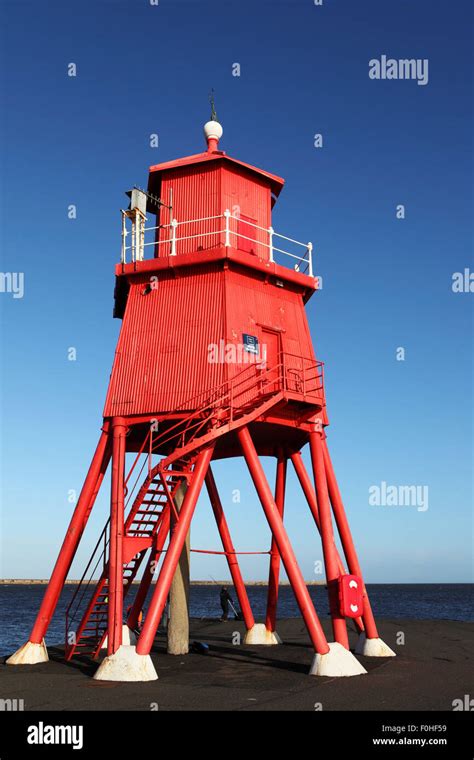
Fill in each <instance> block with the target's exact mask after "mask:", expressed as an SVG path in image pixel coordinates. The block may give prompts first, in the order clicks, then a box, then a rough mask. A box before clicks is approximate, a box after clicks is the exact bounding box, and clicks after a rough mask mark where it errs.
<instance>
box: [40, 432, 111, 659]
mask: <svg viewBox="0 0 474 760" xmlns="http://www.w3.org/2000/svg"><path fill="white" fill-rule="evenodd" d="M108 444H109V422H108V421H105V422H104V426H103V428H102V435H101V436H100V439H99V443H98V444H97V448H96V450H95V453H94V456H93V459H92V462H91V465H90V467H89V471H88V473H87V476H86V479H85V481H84V485H83V486H82V490H81V493H80V496H79V500H78V502H77V505H76V508H75V510H74V514H73V516H72V518H71V522H70V523H69V527H68V529H67V533H66V536H65V538H64V541H63V545H62V546H61V551H60V552H59V556H58V559H57V560H56V564H55V566H54V570H53V572H52V574H51V578H50V581H49V583H48V586H47V588H46V591H45V594H44V597H43V601H42V602H41V607H40V609H39V612H38V615H37V617H36V621H35V624H34V626H33V629H32V631H31V635H30V638H29V641H31V642H33V643H35V644H40V643H41V642H42V640H43V638H44V636H45V635H46V631H47V630H48V626H49V624H50V622H51V618H52V617H53V614H54V611H55V609H56V605H57V603H58V599H59V596H60V594H61V591H62V589H63V586H64V581H65V580H66V578H67V574H68V572H69V568H70V567H71V564H72V561H73V559H74V556H75V554H76V551H77V547H78V545H79V542H80V540H81V538H82V534H83V533H84V529H85V527H86V525H87V521H88V519H89V515H90V513H91V511H92V507H93V506H94V502H95V499H96V496H97V494H98V492H99V489H100V486H101V484H102V480H103V479H104V475H105V472H106V470H107V467H108V464H109V460H110V453H111V450H110V446H109V445H108Z"/></svg>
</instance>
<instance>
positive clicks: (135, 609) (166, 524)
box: [127, 504, 170, 630]
mask: <svg viewBox="0 0 474 760" xmlns="http://www.w3.org/2000/svg"><path fill="white" fill-rule="evenodd" d="M169 531H170V506H169V504H167V505H166V507H165V508H164V510H163V516H162V518H161V523H160V527H159V528H158V533H157V535H156V543H155V546H154V547H153V548H152V550H151V554H150V559H149V561H148V563H147V566H146V568H145V570H144V572H143V575H142V579H141V581H140V585H139V587H138V591H137V593H136V595H135V599H134V601H133V604H132V609H131V610H130V613H129V615H128V618H127V625H128V627H129V628H131V629H132V630H135V628H136V627H137V625H138V617H139V615H140V612H141V610H142V609H143V605H144V604H145V600H146V597H147V594H148V591H149V588H150V586H151V583H152V581H153V576H154V574H155V570H156V565H157V563H158V562H159V561H160V555H161V552H162V551H163V547H164V545H165V541H166V539H167V537H168V533H169Z"/></svg>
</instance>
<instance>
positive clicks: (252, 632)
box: [244, 623, 282, 646]
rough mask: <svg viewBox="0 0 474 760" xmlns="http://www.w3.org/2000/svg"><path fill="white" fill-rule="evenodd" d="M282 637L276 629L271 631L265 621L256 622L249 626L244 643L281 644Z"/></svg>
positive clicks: (260, 644)
mask: <svg viewBox="0 0 474 760" xmlns="http://www.w3.org/2000/svg"><path fill="white" fill-rule="evenodd" d="M281 643H282V642H281V639H280V637H279V635H278V633H277V632H276V631H269V630H268V628H266V627H265V624H264V623H255V625H254V626H253V627H252V628H249V630H248V631H247V633H246V634H245V637H244V644H253V645H259V646H273V645H274V644H281Z"/></svg>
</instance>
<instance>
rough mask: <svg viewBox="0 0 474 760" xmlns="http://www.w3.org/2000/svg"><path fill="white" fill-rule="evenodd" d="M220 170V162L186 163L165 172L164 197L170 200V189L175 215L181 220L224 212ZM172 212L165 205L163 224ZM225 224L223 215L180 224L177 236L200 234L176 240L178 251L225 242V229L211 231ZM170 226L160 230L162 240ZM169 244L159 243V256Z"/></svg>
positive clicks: (168, 233)
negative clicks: (204, 163)
mask: <svg viewBox="0 0 474 760" xmlns="http://www.w3.org/2000/svg"><path fill="white" fill-rule="evenodd" d="M221 173H222V169H221V167H220V166H219V164H215V163H212V164H210V165H198V166H185V167H183V168H182V169H175V170H173V171H169V172H164V173H163V177H162V180H161V191H160V193H161V199H162V200H163V201H164V202H165V203H169V201H170V190H172V197H173V217H174V218H175V219H177V220H178V222H187V221H188V220H190V219H203V218H205V217H209V216H217V215H218V214H221V213H222V212H223V210H224V209H223V208H222V203H221ZM169 223H170V216H169V211H168V209H166V208H163V209H162V212H161V218H160V224H169ZM223 228H224V220H223V219H215V220H213V221H207V222H200V223H197V224H196V223H194V224H180V225H179V226H178V228H177V233H176V236H177V238H180V237H187V236H189V235H198V236H199V237H197V238H191V239H190V240H182V241H179V242H178V243H177V246H176V253H177V254H178V255H179V254H180V253H191V252H193V251H198V250H206V249H208V248H217V247H218V246H219V245H222V244H223V243H224V233H222V234H212V233H214V232H216V233H217V232H218V231H219V230H221V229H223ZM170 237H171V234H170V228H169V227H166V228H165V229H161V230H159V240H169V239H170ZM170 252H171V251H170V245H167V244H164V245H161V246H158V253H157V255H158V256H169V254H170Z"/></svg>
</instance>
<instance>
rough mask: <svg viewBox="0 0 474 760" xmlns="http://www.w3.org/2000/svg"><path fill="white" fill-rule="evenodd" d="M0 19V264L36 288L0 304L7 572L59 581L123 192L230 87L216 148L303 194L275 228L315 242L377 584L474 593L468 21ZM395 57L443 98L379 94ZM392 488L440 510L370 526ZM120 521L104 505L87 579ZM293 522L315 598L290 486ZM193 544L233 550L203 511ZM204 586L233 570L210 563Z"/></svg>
mask: <svg viewBox="0 0 474 760" xmlns="http://www.w3.org/2000/svg"><path fill="white" fill-rule="evenodd" d="M0 9H1V13H2V15H3V21H4V23H3V25H2V32H1V34H2V40H1V43H2V44H1V47H2V71H3V74H2V79H1V88H2V89H1V97H2V101H3V105H4V108H3V109H2V115H1V117H0V119H1V121H0V129H1V143H2V150H1V161H2V165H1V173H2V181H1V202H0V208H1V228H0V229H1V250H2V265H1V266H2V271H3V272H23V273H24V277H25V292H24V297H23V298H21V299H20V298H18V299H14V298H13V297H12V294H11V293H0V307H1V311H2V343H3V350H2V355H3V361H2V369H1V381H2V395H3V405H2V418H3V423H2V431H3V436H2V508H3V519H2V535H1V544H0V547H1V552H2V563H1V573H2V575H3V576H4V577H26V578H30V577H31V578H33V577H47V576H48V575H49V573H50V571H51V568H52V564H53V561H54V559H55V557H56V554H57V551H58V549H59V546H60V543H61V541H62V538H63V534H64V531H65V529H66V526H67V523H68V520H69V517H70V514H71V511H72V506H71V504H69V503H68V492H69V490H70V489H76V490H77V491H79V490H80V487H81V484H82V480H83V478H84V476H85V473H86V471H87V467H88V464H89V460H90V457H91V455H92V452H93V450H94V447H95V444H96V441H97V437H98V434H99V428H100V424H101V412H102V408H103V401H104V398H105V392H106V387H107V382H108V376H109V372H110V368H111V364H112V359H113V352H114V348H115V343H116V340H117V336H118V332H119V328H120V322H119V321H118V320H113V319H112V295H113V286H114V264H115V263H116V261H117V260H118V256H119V247H120V217H119V209H120V207H121V206H123V204H124V195H123V192H124V191H125V190H127V189H128V188H129V187H130V186H132V185H133V184H135V183H136V184H138V185H140V186H143V185H145V183H146V178H147V169H148V166H150V165H151V164H155V163H158V162H160V161H165V160H168V159H171V158H175V157H178V156H182V155H187V154H189V153H195V152H198V151H200V150H202V149H203V144H204V143H203V138H202V125H203V123H204V122H205V121H206V120H207V118H208V114H209V110H208V101H207V96H208V92H209V90H210V88H211V87H214V88H215V90H216V105H217V111H218V116H219V119H220V121H221V122H222V124H223V126H224V137H223V139H222V141H221V147H222V148H223V149H224V150H226V151H227V152H228V153H229V154H230V155H233V156H235V157H236V158H240V159H242V160H244V161H247V162H250V163H255V164H256V165H258V166H261V167H262V168H265V169H267V170H269V171H273V172H275V173H276V174H279V175H281V176H283V177H284V178H285V179H286V186H285V188H284V190H283V192H282V194H281V196H280V199H279V201H278V203H277V205H276V208H275V212H274V219H273V224H274V227H275V228H276V229H277V230H279V231H282V232H283V233H284V234H288V235H290V236H291V237H296V238H297V239H299V240H312V241H313V242H314V245H315V249H316V271H317V273H318V274H320V275H322V277H323V289H322V291H321V292H320V293H319V294H317V295H316V296H315V297H314V298H313V299H312V300H311V301H310V303H309V305H308V316H309V320H310V325H311V331H312V335H313V338H314V342H315V346H316V350H317V353H318V357H319V358H320V359H322V360H324V361H325V363H326V391H327V400H328V411H329V417H330V421H331V425H330V428H329V430H328V434H329V446H330V449H331V452H332V455H333V460H334V463H335V468H336V473H337V475H338V478H339V482H340V487H341V490H342V494H343V497H344V500H345V503H346V508H347V512H348V515H349V519H350V522H351V526H352V529H353V533H354V537H355V540H356V545H357V549H358V551H359V555H360V560H361V564H362V567H363V569H364V570H365V576H366V580H367V581H369V582H370V581H372V582H464V581H469V580H471V578H472V523H471V508H472V481H471V468H472V417H471V412H472V298H473V296H472V294H470V293H467V292H465V293H454V292H453V290H452V276H453V273H455V272H459V271H461V272H462V271H464V269H465V268H470V269H471V270H472V269H473V268H474V267H473V262H472V252H471V245H472V243H471V238H472V226H471V218H470V213H471V208H472V195H471V176H472V159H471V156H470V150H471V138H472V113H471V99H472V81H471V67H472V62H471V59H470V52H469V50H470V45H471V43H470V37H469V34H470V15H471V10H470V3H468V2H464V3H463V2H452V3H445V2H441V1H439V2H433V0H417V2H416V3H413V2H412V1H410V2H408V0H400V1H399V2H382V3H381V2H380V0H378V2H375V0H374V1H372V0H361V2H357V3H355V2H354V0H342V1H341V2H330V0H324V2H323V5H322V6H320V7H317V6H314V4H313V2H312V1H311V0H305V2H256V3H249V2H239V3H234V2H213V3H210V2H197V1H196V2H180V1H179V0H175V1H174V2H172V1H170V2H166V0H160V2H159V5H158V6H151V5H150V4H149V2H148V0H134V1H133V2H132V1H131V0H125V1H123V2H118V1H117V2H116V1H113V2H112V1H105V0H103V1H102V2H101V1H100V0H99V1H95V2H93V3H88V2H83V1H82V2H77V1H74V2H72V1H69V2H62V3H54V2H49V3H47V4H46V5H45V4H39V3H37V2H23V1H22V0H16V2H5V0H3V2H1V3H0ZM383 54H385V55H387V56H389V57H392V58H395V59H399V58H415V59H418V58H420V59H425V58H426V59H428V61H429V81H428V84H427V85H426V86H419V85H418V84H417V82H416V81H413V80H407V81H400V80H398V81H397V80H395V81H388V80H385V81H381V80H378V81H377V80H371V79H369V76H368V68H369V67H368V62H369V60H371V59H373V58H380V56H381V55H383ZM71 62H74V63H76V65H77V76H76V77H75V78H73V77H68V76H67V66H68V64H69V63H71ZM236 62H237V63H240V66H241V76H240V77H234V76H232V65H233V63H236ZM151 133H158V135H159V147H158V148H156V149H153V148H151V147H150V144H149V136H150V134H151ZM316 133H321V134H322V135H323V141H324V142H323V148H321V149H317V148H315V147H314V144H313V142H314V135H315V134H316ZM70 204H75V205H76V206H77V219H75V220H70V219H68V216H67V208H68V206H69V205H70ZM398 204H404V205H405V209H406V215H405V219H403V220H402V219H397V218H396V207H397V205H398ZM69 347H74V348H75V349H76V351H77V360H76V361H75V362H71V361H68V348H69ZM398 347H403V348H404V349H405V361H397V360H396V351H397V348H398ZM273 469H274V465H273V464H272V463H268V473H269V477H271V479H272V480H273V477H274V476H273ZM215 474H216V477H217V480H218V483H219V485H220V488H221V495H222V499H223V503H224V507H225V508H226V510H227V515H228V519H229V523H230V526H231V529H232V533H233V538H234V542H235V544H236V546H237V547H238V548H240V549H241V550H243V551H244V550H260V549H267V548H268V546H269V534H268V528H267V527H266V524H265V521H264V518H263V515H262V510H261V507H260V505H259V503H258V501H257V498H256V496H255V494H254V492H253V489H252V488H251V484H250V482H249V478H248V475H247V474H246V472H245V470H244V468H243V466H242V465H241V463H235V462H233V463H218V464H216V466H215ZM382 481H384V482H386V483H388V484H390V485H395V486H397V487H398V486H400V485H419V486H427V487H428V489H429V491H428V493H429V507H428V509H427V510H426V511H420V510H418V509H417V508H416V506H407V507H401V506H398V507H395V506H393V507H390V506H373V505H370V504H369V488H371V486H374V485H380V483H381V482H382ZM107 486H108V484H107ZM235 488H240V489H241V503H240V504H234V503H233V502H232V491H233V489H235ZM107 510H108V488H107V487H105V488H104V489H103V491H102V493H101V495H100V497H99V499H98V501H97V505H96V508H95V510H94V514H93V517H92V518H91V521H90V525H89V528H88V530H87V534H86V537H85V543H84V546H82V547H81V549H80V551H79V553H78V557H77V560H76V562H75V564H74V565H73V569H72V572H71V575H72V577H77V576H78V575H80V574H81V572H82V567H83V564H84V562H85V560H86V559H87V558H88V554H89V549H90V547H91V545H93V544H94V543H95V540H96V537H97V535H98V532H99V530H100V529H101V527H102V525H103V522H104V520H105V518H106V514H107ZM286 515H287V518H286V519H287V527H288V531H289V534H290V537H291V538H292V540H293V542H294V547H295V550H296V552H297V554H298V557H299V559H300V562H301V567H302V570H303V573H304V575H305V577H306V578H307V579H308V580H313V579H314V580H319V579H320V576H316V575H315V574H314V563H315V562H316V561H317V560H319V559H320V558H321V547H320V541H319V538H318V536H317V534H316V532H315V530H314V529H313V527H312V523H311V520H310V517H309V514H308V509H307V507H306V506H305V504H304V501H303V498H302V497H301V495H300V493H299V490H298V488H297V487H296V483H295V478H294V477H293V476H292V475H291V476H290V478H289V484H288V499H287V510H286ZM192 544H193V545H194V546H195V547H196V548H220V546H219V540H218V536H217V532H216V530H215V527H214V525H213V524H212V517H211V512H210V507H209V505H208V503H207V500H206V499H205V498H203V499H202V500H201V501H200V503H199V506H198V510H197V513H196V517H195V521H194V523H193V532H192ZM242 568H243V571H244V573H245V575H246V577H247V578H249V579H263V578H266V576H267V558H265V557H246V558H243V559H242ZM192 574H193V577H194V578H202V579H205V578H208V576H209V574H212V575H213V576H214V577H219V578H222V577H227V570H226V567H225V562H224V560H223V559H222V558H216V557H203V556H202V555H194V558H193V569H192Z"/></svg>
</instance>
